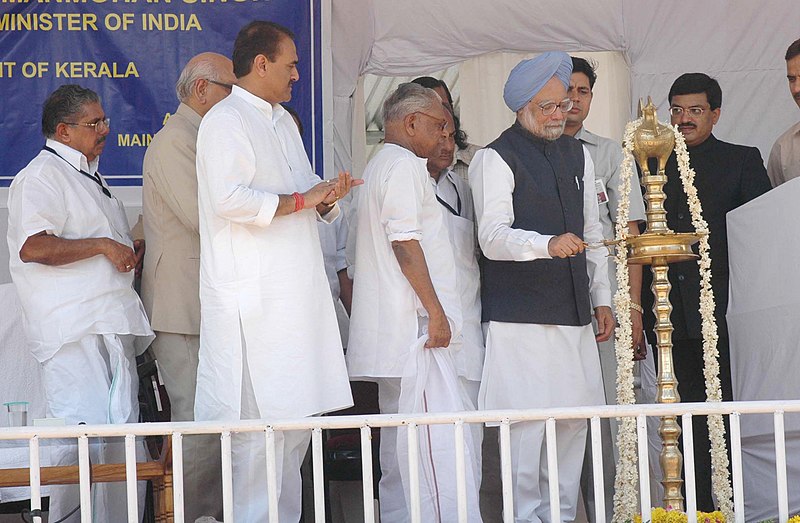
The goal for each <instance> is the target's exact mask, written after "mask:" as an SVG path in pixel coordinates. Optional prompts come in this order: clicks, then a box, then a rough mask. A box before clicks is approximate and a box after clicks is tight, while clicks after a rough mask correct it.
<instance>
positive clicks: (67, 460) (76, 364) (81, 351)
mask: <svg viewBox="0 0 800 523" xmlns="http://www.w3.org/2000/svg"><path fill="white" fill-rule="evenodd" d="M42 372H43V381H44V387H45V394H46V396H47V415H48V417H52V418H64V420H65V421H66V424H67V425H77V424H79V423H86V424H87V425H95V424H105V423H135V422H137V421H139V402H138V398H137V395H138V390H139V386H138V383H139V382H138V377H137V373H136V359H135V356H134V348H133V337H132V336H116V335H113V334H111V335H96V334H91V335H87V336H84V337H83V338H81V339H80V340H79V341H77V342H75V343H68V344H66V345H64V346H62V347H61V348H60V349H59V350H58V352H56V354H55V355H54V356H53V357H52V358H50V359H48V360H46V361H45V362H44V363H42ZM58 441H59V446H57V447H54V448H53V450H52V451H51V460H52V464H53V465H54V466H61V465H77V464H78V448H77V442H76V441H75V440H58ZM89 459H90V460H91V463H92V464H99V463H124V462H125V443H124V440H123V438H109V439H108V441H106V440H100V441H99V442H96V443H95V442H92V443H90V445H89ZM137 459H138V460H139V461H144V447H143V446H142V445H139V446H138V447H137ZM144 488H145V482H143V481H140V482H139V500H138V504H139V514H142V510H143V508H144ZM79 503H80V491H79V487H78V485H65V486H58V487H52V488H51V496H50V513H49V520H50V521H57V520H59V519H61V518H63V517H64V516H66V515H67V514H68V513H69V512H71V511H72V510H73V509H75V508H76V507H77V506H78V505H79ZM92 514H93V521H95V522H99V523H104V522H109V523H114V522H117V521H123V520H124V519H125V518H126V514H127V495H126V487H125V483H122V482H120V483H96V484H94V485H93V486H92ZM66 521H67V522H73V521H75V522H77V521H80V512H76V513H75V514H73V515H72V516H71V517H70V518H69V519H67V520H66Z"/></svg>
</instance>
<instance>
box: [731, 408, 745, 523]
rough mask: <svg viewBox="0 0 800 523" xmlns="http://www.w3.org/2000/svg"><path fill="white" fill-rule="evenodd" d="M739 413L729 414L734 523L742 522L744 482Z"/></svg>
mask: <svg viewBox="0 0 800 523" xmlns="http://www.w3.org/2000/svg"><path fill="white" fill-rule="evenodd" d="M740 416H741V415H740V414H739V413H738V412H734V413H733V414H731V417H730V421H731V458H732V460H731V461H732V463H731V465H732V466H731V469H732V471H733V514H734V517H735V518H736V523H744V483H743V480H742V429H741V424H740Z"/></svg>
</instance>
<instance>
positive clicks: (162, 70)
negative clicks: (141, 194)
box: [0, 0, 322, 187]
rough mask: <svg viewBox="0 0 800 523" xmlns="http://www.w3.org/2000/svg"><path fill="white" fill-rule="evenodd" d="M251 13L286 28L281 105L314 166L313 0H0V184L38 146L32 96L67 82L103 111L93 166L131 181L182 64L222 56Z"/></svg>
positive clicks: (167, 107)
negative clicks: (295, 75) (295, 118)
mask: <svg viewBox="0 0 800 523" xmlns="http://www.w3.org/2000/svg"><path fill="white" fill-rule="evenodd" d="M252 20H271V21H274V22H277V23H279V24H282V25H284V26H286V27H288V28H289V29H291V30H292V31H293V32H294V33H295V37H296V40H295V43H296V45H297V53H298V57H299V58H300V62H299V64H298V66H297V67H298V71H299V73H300V80H299V81H298V82H297V84H295V86H294V89H293V91H292V100H291V102H289V104H288V105H291V106H292V107H293V108H294V109H295V110H296V111H297V112H298V113H299V115H300V118H301V120H302V121H303V124H304V134H303V141H304V142H305V144H306V150H307V152H308V154H309V158H311V161H312V164H314V165H315V168H316V171H317V172H318V173H319V174H320V175H321V174H322V148H321V144H322V126H321V122H322V82H321V80H320V71H321V65H320V63H321V62H320V56H321V55H320V49H321V45H320V22H319V20H320V12H319V0H307V1H302V0H301V1H298V0H266V1H265V0H0V93H2V95H1V96H2V102H1V103H2V116H3V118H2V120H0V166H2V168H0V187H8V186H9V184H10V183H11V180H12V179H13V177H14V175H15V174H16V173H17V172H19V170H20V169H22V168H23V167H24V166H25V165H26V164H27V163H28V162H29V161H30V160H31V159H32V158H33V157H34V156H36V154H37V153H38V152H39V150H40V149H41V148H42V146H43V145H44V140H45V139H44V137H43V136H42V133H41V115H42V104H43V103H44V100H45V99H46V98H47V96H48V95H49V94H50V93H51V92H53V91H54V90H55V89H56V88H57V87H58V86H60V85H63V84H68V83H75V84H79V85H81V86H83V87H88V88H90V89H92V90H94V91H96V92H97V93H98V94H99V95H100V97H101V103H102V105H103V109H104V110H105V113H106V115H107V116H108V117H109V118H111V133H110V134H109V135H108V138H107V143H106V146H105V149H104V151H103V155H102V156H101V160H100V172H101V173H103V175H104V176H105V177H106V178H107V179H108V182H109V184H110V185H117V186H120V185H133V186H137V185H141V169H142V159H143V158H144V152H145V149H146V148H147V145H148V144H149V143H150V140H151V139H152V137H153V135H155V133H156V132H158V130H159V129H161V126H162V125H163V123H164V122H165V121H166V118H168V117H169V114H170V113H172V112H174V111H175V109H176V107H177V106H178V100H177V97H176V94H175V82H176V81H177V79H178V75H179V74H180V71H181V69H182V68H183V66H184V65H185V64H186V62H188V61H189V59H190V58H191V57H193V56H194V55H196V54H198V53H201V52H204V51H214V52H218V53H220V54H223V55H225V56H228V57H230V56H231V54H232V52H233V43H234V40H235V39H236V34H237V33H238V32H239V29H240V28H241V27H243V26H244V25H245V24H247V23H248V22H251V21H252ZM312 73H313V74H312Z"/></svg>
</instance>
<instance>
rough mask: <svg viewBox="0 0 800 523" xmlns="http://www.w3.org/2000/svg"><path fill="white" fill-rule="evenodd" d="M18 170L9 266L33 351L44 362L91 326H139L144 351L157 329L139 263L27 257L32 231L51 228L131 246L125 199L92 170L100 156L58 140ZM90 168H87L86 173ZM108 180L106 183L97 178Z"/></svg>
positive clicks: (112, 329) (120, 329)
mask: <svg viewBox="0 0 800 523" xmlns="http://www.w3.org/2000/svg"><path fill="white" fill-rule="evenodd" d="M47 147H49V148H51V149H52V150H54V151H55V152H56V153H57V155H56V154H54V153H52V152H50V151H46V150H43V151H42V152H40V153H39V155H38V156H36V158H34V159H33V160H32V161H31V162H30V163H29V164H28V165H27V166H26V167H25V168H24V169H22V171H20V172H19V174H18V175H17V176H16V177H15V178H14V181H13V182H12V184H11V188H10V189H9V193H8V247H9V252H10V253H11V259H10V263H9V268H10V270H11V277H12V279H13V281H14V284H15V285H16V287H17V292H18V293H19V297H20V302H21V303H22V308H23V311H24V313H25V326H26V330H27V333H28V340H29V344H30V346H31V351H32V352H33V355H34V357H36V359H38V360H39V361H40V362H43V361H45V360H47V359H48V358H50V357H52V356H53V355H54V354H55V353H56V352H57V351H58V349H59V348H60V347H61V346H62V345H64V344H66V343H71V342H77V341H78V340H80V339H81V338H83V337H84V336H86V335H88V334H133V335H135V336H139V337H143V338H137V344H136V348H137V352H143V351H144V349H145V348H146V347H147V345H148V344H149V342H150V339H151V337H152V335H153V332H152V331H151V330H150V325H149V323H148V321H147V315H146V314H145V312H144V307H143V306H142V302H141V301H140V300H139V296H138V295H137V294H136V292H135V291H134V290H133V271H130V272H119V271H118V270H117V269H116V267H115V266H114V265H113V264H112V263H111V262H110V261H109V260H108V258H106V257H105V256H103V255H99V254H98V255H97V256H93V257H91V258H87V259H84V260H80V261H76V262H73V263H68V264H66V265H60V266H52V265H45V264H42V263H35V262H34V263H24V262H23V261H22V260H21V259H20V257H19V251H20V249H21V248H22V245H23V244H24V243H25V241H26V240H27V239H28V237H29V236H32V235H34V234H38V233H40V232H43V231H44V232H46V233H47V234H53V235H55V236H58V237H59V238H63V239H66V240H80V239H86V238H111V239H113V240H115V241H117V242H119V243H122V244H125V245H127V246H129V247H131V248H133V240H132V239H131V236H130V227H129V226H128V220H127V218H126V216H125V210H124V208H123V206H122V202H120V201H119V200H117V199H116V198H114V197H113V196H112V197H108V196H106V195H105V194H103V191H102V189H101V187H100V185H98V183H97V182H96V181H94V180H93V179H91V178H90V176H98V177H99V175H98V174H97V165H98V160H97V159H95V160H94V161H92V162H91V163H89V162H88V161H87V160H86V156H84V155H83V154H81V152H80V151H77V150H75V149H73V148H71V147H69V146H67V145H64V144H62V143H59V142H57V141H55V140H47ZM79 171H84V172H85V173H87V175H83V174H81V173H80V172H79ZM99 180H100V183H102V184H103V187H106V189H107V185H106V184H105V182H104V181H103V180H102V178H99Z"/></svg>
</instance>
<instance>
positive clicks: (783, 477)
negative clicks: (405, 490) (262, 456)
mask: <svg viewBox="0 0 800 523" xmlns="http://www.w3.org/2000/svg"><path fill="white" fill-rule="evenodd" d="M796 412H800V400H792V401H747V402H723V403H678V404H671V405H661V404H655V405H654V404H648V405H626V406H617V405H614V406H596V407H570V408H549V409H534V410H507V411H500V410H498V411H474V412H456V413H440V414H419V415H413V416H411V415H403V414H392V415H368V416H327V417H313V418H302V419H295V420H276V421H271V420H247V421H238V422H176V423H137V424H126V425H80V426H67V427H18V428H5V429H0V440H28V442H29V451H30V488H31V510H32V511H33V510H36V509H41V475H40V459H39V451H40V442H41V440H43V439H55V438H76V439H77V441H78V465H79V470H80V499H81V521H82V522H87V523H88V522H91V519H92V515H91V502H90V475H89V471H90V462H89V438H98V437H103V438H107V437H121V438H124V440H125V450H126V452H125V460H126V472H127V478H126V481H127V498H128V500H127V501H128V521H129V522H131V523H135V522H137V521H138V517H139V514H138V513H137V491H136V464H135V463H136V449H135V445H136V440H135V438H136V437H137V436H139V437H141V436H154V435H165V436H171V441H172V456H173V461H172V467H173V469H172V470H173V475H174V478H173V501H174V521H175V522H176V523H184V521H185V520H184V511H183V457H182V451H183V443H182V442H183V437H184V436H187V435H195V434H220V440H221V443H220V444H221V448H222V485H223V490H222V491H223V507H224V518H225V519H224V520H225V522H226V523H227V522H231V521H233V483H232V469H231V435H232V434H233V433H244V432H263V433H264V437H265V439H266V448H267V452H266V463H265V469H266V474H267V488H268V493H267V495H268V499H269V502H270V503H269V507H270V509H269V518H270V523H275V522H277V521H278V511H277V497H278V496H277V486H276V485H277V483H276V480H277V478H276V469H277V467H276V462H275V432H276V431H297V430H310V431H311V436H312V437H311V450H312V459H313V483H314V509H315V510H314V513H315V521H316V522H318V523H324V521H325V497H324V496H325V492H324V488H323V480H324V471H323V467H322V458H323V439H322V431H323V430H327V429H346V428H358V429H360V435H361V456H362V477H363V497H364V521H365V522H367V523H373V522H374V521H375V511H374V505H373V495H374V492H373V474H372V445H371V438H372V433H371V428H379V427H395V426H401V425H405V426H406V427H408V429H409V430H408V443H409V445H408V446H409V469H410V477H411V493H410V497H409V499H410V502H411V513H412V521H413V522H414V523H421V521H420V497H419V491H418V489H419V475H418V474H419V471H418V467H417V449H418V435H417V431H416V430H412V429H414V428H416V427H418V426H420V425H441V424H452V425H454V428H455V442H454V452H455V453H456V470H457V471H459V473H458V484H457V487H458V488H457V500H458V516H459V521H466V510H467V499H466V497H467V493H466V486H465V483H464V479H463V477H464V474H463V471H464V470H465V463H464V459H465V458H464V455H465V454H464V424H467V423H486V422H495V423H497V422H499V423H500V462H501V477H502V494H503V518H504V521H505V522H507V523H509V522H513V513H514V511H513V494H512V489H511V444H510V443H511V439H510V424H511V423H513V422H516V421H544V422H545V428H546V438H547V464H548V470H550V471H551V477H550V479H551V481H550V490H549V495H550V505H551V514H552V519H553V521H558V519H559V514H560V506H559V492H558V481H557V479H556V478H557V474H558V459H557V453H556V445H555V440H556V437H557V434H556V420H568V419H587V420H589V425H590V437H591V443H592V459H593V463H592V467H593V469H594V470H602V459H603V455H602V448H601V443H602V442H601V437H600V419H601V418H622V417H635V418H636V422H637V423H636V425H637V435H638V450H639V479H640V492H641V500H642V501H641V512H642V520H643V521H647V520H649V519H650V503H651V500H650V486H649V472H648V453H647V430H646V427H647V424H646V421H647V417H652V416H665V415H678V416H681V417H682V422H683V449H684V458H685V459H684V465H685V468H684V474H685V481H686V492H687V500H686V501H687V514H688V520H689V522H690V523H695V522H696V514H695V506H696V501H695V494H694V485H695V470H694V463H693V451H692V449H693V444H692V430H691V426H692V421H693V419H692V418H693V416H697V415H707V414H723V415H729V416H730V431H731V453H732V477H733V493H734V509H735V514H736V516H735V521H736V522H741V523H743V522H744V494H743V471H742V453H741V452H742V447H741V430H740V416H741V415H743V414H764V413H772V414H773V418H774V428H775V458H776V459H775V461H776V472H777V485H776V487H777V497H778V511H779V521H780V522H781V523H784V522H786V521H787V520H788V518H789V514H788V490H787V473H786V447H785V435H784V418H783V416H784V413H796ZM553 479H556V480H555V481H553ZM594 488H595V492H597V493H602V492H603V475H602V474H594ZM595 498H596V499H595V514H596V520H597V521H599V522H601V523H603V522H604V521H605V500H604V499H603V496H602V495H597V496H595ZM189 523H191V522H189Z"/></svg>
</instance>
